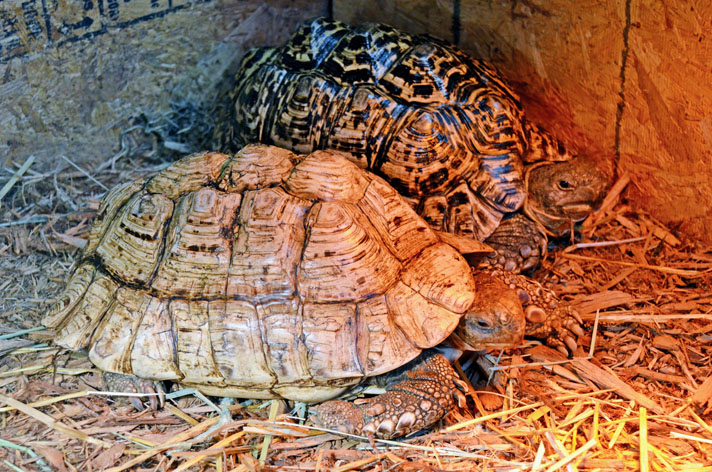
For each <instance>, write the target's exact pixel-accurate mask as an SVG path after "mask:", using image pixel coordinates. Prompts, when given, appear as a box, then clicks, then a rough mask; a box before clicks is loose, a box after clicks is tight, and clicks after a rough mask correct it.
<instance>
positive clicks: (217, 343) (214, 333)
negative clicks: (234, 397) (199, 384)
mask: <svg viewBox="0 0 712 472" xmlns="http://www.w3.org/2000/svg"><path fill="white" fill-rule="evenodd" d="M218 308H219V309H217V310H215V309H214V310H213V311H212V312H211V313H210V318H209V323H210V341H211V345H212V347H213V355H214V357H215V364H216V366H217V368H218V371H220V373H221V375H222V376H223V378H224V379H225V383H226V384H229V385H234V386H239V387H241V388H243V389H245V390H253V391H254V392H259V391H265V390H268V389H269V388H270V387H271V386H272V385H273V384H274V383H275V382H276V376H275V375H274V374H273V373H272V371H271V369H270V368H269V366H268V364H267V359H266V357H265V346H264V345H263V342H262V330H261V324H260V320H259V318H258V316H257V309H256V308H255V305H253V304H252V303H250V302H248V301H243V300H227V302H226V304H225V305H223V306H221V307H218Z"/></svg>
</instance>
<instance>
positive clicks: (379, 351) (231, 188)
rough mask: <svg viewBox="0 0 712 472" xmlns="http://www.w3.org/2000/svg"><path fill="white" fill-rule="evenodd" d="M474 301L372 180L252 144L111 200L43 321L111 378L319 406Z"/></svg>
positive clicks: (439, 248) (394, 197)
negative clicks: (126, 376)
mask: <svg viewBox="0 0 712 472" xmlns="http://www.w3.org/2000/svg"><path fill="white" fill-rule="evenodd" d="M474 291H475V283H474V281H473V278H472V276H471V273H470V269H469V267H468V265H467V263H466V261H465V260H464V259H463V257H462V256H461V255H460V254H459V253H458V252H456V251H455V250H454V249H453V248H452V247H451V246H449V245H447V244H445V243H443V242H442V241H441V239H440V237H439V236H438V234H437V233H436V232H434V231H433V230H432V229H430V227H429V226H428V225H427V224H426V223H425V222H424V221H423V220H422V219H421V218H420V217H419V216H418V215H417V214H416V213H415V212H414V211H413V210H412V209H411V207H410V206H409V205H408V204H407V203H406V202H405V201H404V200H403V199H402V198H401V197H400V196H399V195H398V193H397V192H396V191H395V190H394V189H393V188H392V187H390V186H389V185H388V184H387V183H385V181H384V180H382V179H381V178H379V177H377V176H374V175H372V174H369V173H367V172H365V171H363V170H361V169H360V168H358V167H357V166H356V165H355V164H353V163H351V162H349V161H348V160H347V159H346V158H344V157H342V156H340V155H339V154H338V153H335V152H328V151H318V152H315V153H313V154H311V155H309V156H306V157H305V156H297V155H295V154H293V153H291V152H289V151H286V150H283V149H280V148H276V147H272V146H265V145H253V146H248V147H245V148H244V149H243V150H242V151H240V152H239V153H238V154H237V155H235V156H233V157H230V156H227V155H224V154H218V153H211V152H205V153H201V154H195V155H192V156H189V157H186V158H184V159H182V160H179V161H177V162H175V163H174V164H173V165H171V166H170V167H168V168H166V169H165V170H163V171H162V172H160V173H159V174H157V175H155V176H154V177H152V178H149V179H145V180H142V181H137V182H132V183H128V184H125V185H122V186H119V187H116V188H115V189H113V190H112V191H111V192H109V193H108V194H107V195H106V197H105V198H104V200H103V202H102V204H101V207H100V209H99V214H98V216H97V220H96V222H95V225H94V227H93V228H92V230H91V233H90V238H89V241H88V244H87V246H86V248H85V249H84V252H83V254H82V256H81V259H80V260H79V262H78V265H77V268H76V270H75V271H74V273H73V275H72V276H71V279H70V280H69V282H68V285H67V288H66V290H65V292H64V293H63V295H62V296H61V297H60V299H59V301H58V302H57V303H56V304H55V305H54V306H53V307H52V309H50V311H49V312H48V314H47V315H46V316H45V318H44V320H43V321H44V324H45V325H46V326H48V327H53V328H54V329H55V331H56V342H57V343H58V344H60V345H62V346H65V347H68V348H71V349H81V348H87V349H88V351H89V357H90V359H91V360H92V362H93V363H94V364H95V365H96V366H97V367H99V368H100V369H102V370H105V371H109V372H118V373H129V374H135V375H137V376H139V377H143V378H147V379H155V380H175V381H178V382H180V383H181V384H183V385H187V386H197V387H199V388H200V390H202V391H203V392H204V393H208V394H214V395H220V396H237V397H250V398H267V397H284V398H289V399H295V400H303V401H320V400H323V399H326V398H331V397H334V396H335V395H337V394H339V393H340V392H342V391H343V390H345V389H346V388H348V387H349V386H352V385H354V384H357V383H359V382H360V381H361V380H362V379H363V378H364V377H366V376H373V375H378V374H381V373H384V372H388V371H390V370H392V369H395V368H396V367H399V366H400V365H402V364H404V363H406V362H408V361H409V360H411V359H413V358H414V357H415V356H417V355H418V354H419V353H420V351H421V350H422V349H424V348H428V347H431V346H434V345H437V344H438V343H440V342H441V341H443V340H444V339H445V338H446V337H448V335H449V334H450V333H451V332H452V331H453V330H454V329H455V327H456V325H457V323H458V321H459V319H460V317H461V316H462V314H463V313H464V312H465V311H466V310H467V309H468V308H469V307H470V305H471V304H472V301H473V298H474V293H475V292H474Z"/></svg>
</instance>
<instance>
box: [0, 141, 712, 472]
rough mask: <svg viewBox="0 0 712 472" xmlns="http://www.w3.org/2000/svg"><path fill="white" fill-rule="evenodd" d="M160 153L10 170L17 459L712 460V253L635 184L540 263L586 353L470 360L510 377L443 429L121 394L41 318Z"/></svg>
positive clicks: (8, 261) (8, 406)
mask: <svg viewBox="0 0 712 472" xmlns="http://www.w3.org/2000/svg"><path fill="white" fill-rule="evenodd" d="M127 140H128V138H127ZM135 141H136V143H140V140H135ZM137 149H139V150H140V152H136V150H137ZM156 152H157V151H156V149H155V146H153V145H151V144H150V143H148V144H146V143H143V144H135V145H134V148H133V149H132V152H127V151H126V150H123V149H122V150H120V151H119V153H117V155H116V156H114V157H113V158H109V159H107V161H105V163H104V164H100V165H99V166H98V167H97V168H96V169H79V170H77V169H76V167H75V166H73V165H72V164H71V163H70V162H67V161H68V160H70V159H67V160H65V159H57V160H56V167H55V168H54V169H50V170H42V171H36V170H33V163H32V162H30V163H29V164H27V163H26V162H25V163H16V164H15V165H13V166H11V168H8V169H3V171H2V173H1V174H0V176H1V178H2V182H3V184H4V187H2V188H3V190H4V192H5V195H4V197H3V199H2V203H1V205H2V206H0V217H1V218H2V219H1V220H0V256H2V257H1V258H0V264H2V267H1V269H2V270H0V290H2V292H3V294H4V296H3V299H2V301H1V302H0V307H1V308H2V310H3V314H4V316H3V317H2V319H1V320H0V335H1V336H0V403H1V404H2V408H0V422H1V425H2V428H1V430H0V468H6V469H7V470H13V471H18V470H19V471H50V470H57V471H74V470H81V471H85V470H87V471H95V470H112V471H116V472H118V471H122V470H131V471H181V470H190V471H203V470H205V471H207V470H217V471H240V472H248V471H257V470H280V471H342V472H345V471H384V472H385V471H392V470H403V471H416V470H418V471H421V470H432V471H441V470H446V471H455V470H473V471H514V470H522V471H530V470H531V471H535V470H536V471H554V470H567V471H577V470H578V471H587V470H591V471H593V470H643V471H648V470H696V471H705V470H709V471H712V466H710V465H709V464H710V461H709V457H712V414H711V411H712V375H711V370H710V353H711V351H712V346H711V342H712V333H711V332H712V323H710V319H711V318H712V295H711V293H712V292H711V291H710V280H711V278H712V275H711V274H712V251H711V250H710V248H703V247H699V246H696V245H695V244H693V243H689V242H685V241H684V240H681V239H680V238H679V237H678V236H677V235H675V234H674V232H673V231H671V230H670V229H668V228H665V227H664V226H663V225H661V224H660V223H658V222H656V221H655V220H654V219H652V218H650V217H649V216H647V215H645V214H643V213H641V212H639V211H636V210H634V209H632V208H631V207H630V206H628V205H627V204H626V203H625V202H621V201H620V190H622V187H623V185H618V186H617V187H614V189H613V190H612V192H611V196H610V198H609V199H608V200H607V202H606V203H605V204H604V206H603V208H602V210H601V211H600V212H598V213H597V214H596V215H593V216H592V218H590V219H589V221H587V224H585V225H584V227H583V229H582V231H581V236H580V239H579V240H577V241H574V242H573V244H571V245H569V246H568V247H567V248H566V249H565V250H558V251H555V252H552V254H551V255H550V258H549V259H548V260H547V262H546V264H545V265H544V267H543V268H542V269H540V270H539V271H538V272H537V273H536V274H534V277H535V278H536V279H537V280H539V281H540V282H541V283H543V284H544V285H546V286H548V287H549V288H551V289H553V290H554V291H555V292H556V293H557V294H558V295H559V297H560V298H561V300H562V303H567V304H570V305H571V306H572V307H574V308H576V309H577V310H578V312H579V313H580V314H581V316H582V318H583V319H584V320H585V321H586V330H585V331H586V332H585V335H584V337H583V338H582V339H579V346H581V348H580V349H579V350H578V351H577V352H576V353H575V357H572V358H563V357H562V356H561V355H560V354H559V353H558V352H556V351H552V350H550V349H548V348H546V347H545V346H541V345H537V344H536V343H535V344H533V345H529V346H526V347H523V348H521V349H517V350H514V351H513V352H512V353H510V354H509V355H507V356H503V357H502V358H500V359H499V360H496V359H494V358H492V357H489V356H484V357H480V358H478V359H474V358H468V359H464V360H463V368H464V370H465V371H467V372H472V371H473V370H477V369H476V368H475V367H474V366H475V364H478V365H479V366H480V369H492V366H493V365H496V367H494V368H493V372H494V373H493V374H492V382H491V384H490V386H488V387H481V385H479V384H478V385H477V387H478V388H479V390H475V389H474V388H473V389H472V390H471V391H470V394H469V396H468V407H467V408H466V409H462V410H457V411H454V412H452V413H451V414H449V415H448V416H447V417H446V418H444V419H443V420H441V421H440V422H439V423H438V424H436V425H435V426H434V427H433V428H431V429H429V430H428V431H425V432H421V433H420V434H416V435H413V436H412V437H408V438H402V439H401V440H398V441H385V440H375V441H373V443H371V442H369V441H368V439H367V438H359V437H354V436H348V435H344V434H339V433H336V432H333V431H324V430H321V429H318V428H314V427H312V426H310V425H309V424H308V422H307V423H304V422H303V421H302V419H301V418H303V417H304V413H303V412H302V413H301V414H300V415H298V416H290V415H289V414H285V413H280V411H279V408H278V406H279V405H280V402H272V403H266V404H263V403H259V402H250V401H247V402H242V403H240V404H237V405H234V406H231V407H229V411H230V412H231V415H230V417H229V418H227V417H226V416H223V417H222V421H221V416H220V415H219V414H218V413H216V411H215V407H214V405H213V404H212V402H211V401H210V400H209V399H205V398H204V397H200V396H195V395H192V394H190V395H187V396H181V397H177V396H176V397H172V396H170V395H169V397H170V398H169V399H168V401H167V406H166V407H165V408H164V409H162V410H159V411H141V412H138V411H135V410H134V409H133V408H132V407H129V406H128V405H127V404H126V403H125V402H123V401H121V400H117V399H115V398H113V397H110V396H108V395H106V394H105V393H103V392H101V390H100V386H101V383H100V378H99V373H98V372H97V371H96V369H94V368H93V366H92V365H91V364H90V363H89V361H88V359H87V358H86V356H85V355H83V354H81V353H70V352H67V351H64V350H61V349H58V348H56V347H54V346H52V344H51V343H50V340H51V335H50V333H48V332H46V331H44V330H42V328H41V327H40V326H39V317H40V316H41V313H42V311H43V310H44V308H46V306H47V305H48V302H50V301H51V300H52V298H53V297H54V296H56V294H57V293H58V291H59V290H60V288H61V286H62V284H63V282H64V280H65V279H66V275H67V274H68V271H69V270H71V266H72V262H73V255H74V253H75V252H76V249H77V248H78V247H81V246H82V244H83V241H84V240H85V238H86V235H87V232H88V228H89V224H90V221H91V218H92V216H93V213H94V211H95V210H96V208H97V207H98V203H99V200H100V196H101V194H102V193H103V187H110V186H112V185H114V184H116V183H118V182H119V181H126V180H128V179H131V178H135V177H137V176H139V175H145V174H147V173H150V172H155V171H156V170H157V169H159V168H161V167H162V166H164V165H165V163H160V162H156V159H155V155H156ZM117 156H118V157H117ZM23 164H24V165H23ZM5 188H7V190H5ZM484 378H487V375H485V376H484ZM179 393H181V392H179Z"/></svg>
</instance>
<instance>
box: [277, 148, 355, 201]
mask: <svg viewBox="0 0 712 472" xmlns="http://www.w3.org/2000/svg"><path fill="white" fill-rule="evenodd" d="M368 184H369V179H368V177H367V176H366V174H364V173H363V171H361V169H359V168H358V167H357V166H356V165H355V164H353V163H352V162H349V160H348V159H346V158H345V157H343V156H340V155H339V154H336V153H333V152H327V151H316V152H314V153H312V154H310V155H309V156H308V157H306V158H305V159H304V160H303V161H302V162H300V163H299V164H297V166H295V167H294V170H293V171H292V173H291V175H290V176H289V178H287V180H286V182H285V189H286V190H287V192H289V193H290V194H291V195H294V196H296V197H299V198H303V199H306V200H340V201H342V202H346V203H356V202H357V201H359V200H360V199H361V198H362V197H363V194H364V193H365V192H366V187H368Z"/></svg>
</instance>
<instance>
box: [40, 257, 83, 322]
mask: <svg viewBox="0 0 712 472" xmlns="http://www.w3.org/2000/svg"><path fill="white" fill-rule="evenodd" d="M95 272H96V267H94V266H93V265H92V264H89V263H85V264H82V265H80V266H79V267H77V268H76V270H75V271H74V272H73V273H72V276H71V277H70V278H69V281H68V282H67V286H66V287H65V288H64V291H63V292H62V293H61V294H60V297H59V299H58V300H57V301H56V302H55V303H54V304H53V305H52V306H51V307H50V308H49V310H47V313H45V315H44V317H43V318H42V324H43V325H45V326H46V327H48V328H57V327H60V326H62V325H63V322H64V320H65V318H67V316H68V315H69V314H70V313H72V311H74V309H75V308H76V306H77V304H78V303H80V302H81V301H82V299H83V298H84V294H85V293H86V291H87V288H88V287H89V284H91V282H92V281H93V280H94V274H95Z"/></svg>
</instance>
